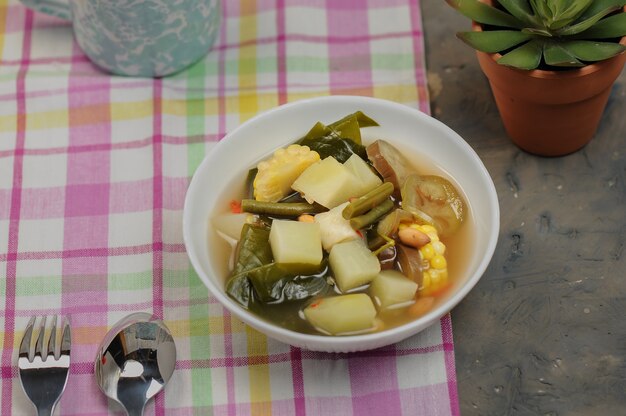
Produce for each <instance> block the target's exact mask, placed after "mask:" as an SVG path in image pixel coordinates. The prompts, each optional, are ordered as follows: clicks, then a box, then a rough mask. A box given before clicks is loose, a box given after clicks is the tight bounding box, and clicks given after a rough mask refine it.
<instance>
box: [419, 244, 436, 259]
mask: <svg viewBox="0 0 626 416" xmlns="http://www.w3.org/2000/svg"><path fill="white" fill-rule="evenodd" d="M420 253H421V254H422V258H424V259H426V260H430V259H432V258H433V257H434V256H435V249H434V248H433V245H432V244H431V243H428V244H426V245H425V246H424V247H422V248H420Z"/></svg>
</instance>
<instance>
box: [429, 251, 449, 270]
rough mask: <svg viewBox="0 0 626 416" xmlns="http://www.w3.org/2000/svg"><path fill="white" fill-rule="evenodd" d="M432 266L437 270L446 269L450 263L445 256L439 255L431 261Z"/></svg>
mask: <svg viewBox="0 0 626 416" xmlns="http://www.w3.org/2000/svg"><path fill="white" fill-rule="evenodd" d="M430 265H431V266H432V267H434V268H435V269H439V270H442V269H445V268H446V267H448V263H447V262H446V258H445V257H444V256H442V255H441V254H437V255H435V256H434V257H433V258H432V259H431V260H430Z"/></svg>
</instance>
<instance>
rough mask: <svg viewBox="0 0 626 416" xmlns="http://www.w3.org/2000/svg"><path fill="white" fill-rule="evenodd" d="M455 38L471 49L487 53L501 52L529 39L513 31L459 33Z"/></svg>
mask: <svg viewBox="0 0 626 416" xmlns="http://www.w3.org/2000/svg"><path fill="white" fill-rule="evenodd" d="M457 36H458V37H459V38H460V39H461V40H462V41H463V42H465V43H467V44H468V45H470V46H471V47H472V48H474V49H477V50H479V51H482V52H487V53H496V52H502V51H504V50H507V49H510V48H512V47H514V46H517V45H519V44H520V43H522V42H525V41H527V40H528V39H530V38H531V35H529V34H526V33H522V32H517V31H514V30H490V31H486V32H461V33H458V34H457Z"/></svg>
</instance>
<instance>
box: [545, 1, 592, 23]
mask: <svg viewBox="0 0 626 416" xmlns="http://www.w3.org/2000/svg"><path fill="white" fill-rule="evenodd" d="M593 1H594V0H576V1H568V2H563V3H567V4H564V5H563V10H559V13H558V14H555V17H556V18H555V20H554V26H552V27H551V28H552V29H558V28H560V27H564V26H566V25H568V24H570V23H572V22H574V21H575V20H576V19H578V18H579V17H580V15H581V14H583V13H584V11H585V10H587V9H588V8H589V5H591V3H592V2H593Z"/></svg>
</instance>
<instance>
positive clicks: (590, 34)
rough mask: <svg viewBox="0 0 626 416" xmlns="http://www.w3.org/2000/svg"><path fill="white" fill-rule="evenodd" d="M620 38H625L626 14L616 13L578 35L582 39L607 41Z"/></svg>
mask: <svg viewBox="0 0 626 416" xmlns="http://www.w3.org/2000/svg"><path fill="white" fill-rule="evenodd" d="M622 36H626V13H618V14H615V15H613V16H609V17H607V18H605V19H602V20H600V21H599V22H598V23H596V24H595V25H593V26H592V27H591V28H589V29H587V30H585V31H584V32H582V33H580V37H581V38H584V39H609V38H621V37H622Z"/></svg>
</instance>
